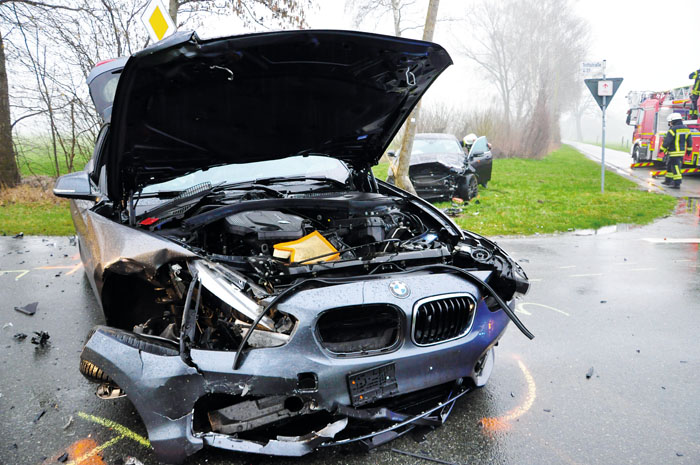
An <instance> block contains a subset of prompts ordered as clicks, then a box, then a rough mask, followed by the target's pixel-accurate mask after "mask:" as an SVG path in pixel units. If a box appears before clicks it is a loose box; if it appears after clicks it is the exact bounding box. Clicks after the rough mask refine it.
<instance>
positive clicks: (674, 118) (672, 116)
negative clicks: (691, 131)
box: [666, 113, 683, 123]
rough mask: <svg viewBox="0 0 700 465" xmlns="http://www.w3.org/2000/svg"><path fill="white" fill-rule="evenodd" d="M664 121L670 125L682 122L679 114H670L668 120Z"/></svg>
mask: <svg viewBox="0 0 700 465" xmlns="http://www.w3.org/2000/svg"><path fill="white" fill-rule="evenodd" d="M666 121H668V122H669V123H672V122H674V121H683V117H682V116H681V114H680V113H671V114H670V115H668V118H666Z"/></svg>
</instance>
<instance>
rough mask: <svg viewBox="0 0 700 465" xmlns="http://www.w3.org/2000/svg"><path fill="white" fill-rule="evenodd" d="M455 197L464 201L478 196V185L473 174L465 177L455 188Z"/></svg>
mask: <svg viewBox="0 0 700 465" xmlns="http://www.w3.org/2000/svg"><path fill="white" fill-rule="evenodd" d="M457 195H458V196H459V197H460V198H462V199H464V200H466V201H470V200H471V199H474V198H476V196H477V195H479V184H478V183H477V180H476V176H474V175H473V174H468V175H466V176H465V177H464V179H462V180H461V181H460V183H459V186H458V187H457Z"/></svg>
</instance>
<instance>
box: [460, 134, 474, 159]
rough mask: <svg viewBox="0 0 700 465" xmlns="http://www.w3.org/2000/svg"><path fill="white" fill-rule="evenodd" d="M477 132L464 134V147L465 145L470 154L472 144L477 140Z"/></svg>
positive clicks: (465, 149)
mask: <svg viewBox="0 0 700 465" xmlns="http://www.w3.org/2000/svg"><path fill="white" fill-rule="evenodd" d="M476 139H477V137H476V134H474V133H471V134H467V135H466V136H464V139H462V147H464V151H465V152H466V153H467V155H469V151H470V150H471V149H472V145H474V142H476Z"/></svg>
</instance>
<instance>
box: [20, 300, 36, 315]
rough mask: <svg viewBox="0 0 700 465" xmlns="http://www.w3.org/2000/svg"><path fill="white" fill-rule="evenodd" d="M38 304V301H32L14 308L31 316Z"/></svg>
mask: <svg viewBox="0 0 700 465" xmlns="http://www.w3.org/2000/svg"><path fill="white" fill-rule="evenodd" d="M38 306H39V302H32V303H30V304H27V305H25V306H24V307H15V310H17V311H18V312H20V313H24V314H25V315H29V316H32V315H34V314H35V313H36V309H37V307H38Z"/></svg>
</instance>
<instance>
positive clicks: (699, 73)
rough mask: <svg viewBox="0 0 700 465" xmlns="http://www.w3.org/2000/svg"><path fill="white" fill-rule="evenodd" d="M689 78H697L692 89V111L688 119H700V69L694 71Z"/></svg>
mask: <svg viewBox="0 0 700 465" xmlns="http://www.w3.org/2000/svg"><path fill="white" fill-rule="evenodd" d="M688 79H695V82H693V88H692V89H691V91H690V101H691V105H690V113H689V114H688V119H698V96H700V69H698V70H696V71H693V72H692V73H690V76H688Z"/></svg>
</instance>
